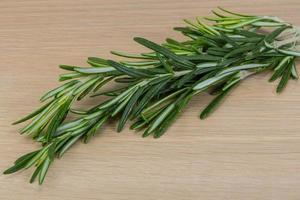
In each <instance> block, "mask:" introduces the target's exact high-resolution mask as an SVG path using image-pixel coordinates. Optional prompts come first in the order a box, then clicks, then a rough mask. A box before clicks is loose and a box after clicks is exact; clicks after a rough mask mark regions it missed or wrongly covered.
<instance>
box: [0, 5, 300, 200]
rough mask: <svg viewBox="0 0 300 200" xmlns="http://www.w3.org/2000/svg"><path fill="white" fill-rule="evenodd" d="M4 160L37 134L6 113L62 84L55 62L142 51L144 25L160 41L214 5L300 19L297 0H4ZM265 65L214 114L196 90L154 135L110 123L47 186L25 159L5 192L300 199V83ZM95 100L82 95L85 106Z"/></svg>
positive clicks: (41, 196)
mask: <svg viewBox="0 0 300 200" xmlns="http://www.w3.org/2000/svg"><path fill="white" fill-rule="evenodd" d="M0 4H1V6H0V24H1V28H0V61H1V62H0V69H1V70H0V128H1V139H0V169H1V170H3V169H5V168H6V167H8V166H9V165H11V163H12V162H13V161H14V160H15V158H16V157H17V156H19V155H21V154H22V153H24V152H27V151H30V150H33V149H35V148H37V146H38V145H37V144H35V143H34V142H32V141H31V140H30V139H28V138H26V137H22V136H20V135H19V134H18V129H19V128H20V127H19V126H11V125H10V124H11V122H13V121H14V120H15V119H17V118H19V117H20V116H23V115H24V114H26V113H28V112H30V111H32V110H33V109H34V108H36V107H37V106H38V105H39V103H38V98H39V97H40V96H41V95H42V94H43V93H44V92H45V91H47V90H49V89H50V88H52V87H54V86H56V85H58V82H57V76H58V74H59V73H60V72H61V71H60V70H59V69H58V68H57V65H58V64H82V65H84V64H85V59H86V57H88V56H104V57H111V56H110V55H109V53H108V52H109V51H110V50H122V51H130V52H138V51H140V50H142V48H141V47H139V46H138V45H137V44H135V43H134V42H133V41H132V38H133V37H134V36H143V37H147V38H149V39H151V40H154V41H157V42H161V41H163V39H164V38H166V37H175V38H181V36H179V34H178V33H175V32H174V31H172V29H171V28H172V27H173V26H178V25H181V24H182V21H181V20H182V19H184V18H192V17H194V16H197V15H207V14H208V13H209V10H210V9H213V8H215V7H216V6H218V5H221V6H224V7H227V8H230V9H234V10H237V11H242V12H249V13H254V14H268V15H276V16H279V17H281V18H283V19H285V20H287V21H290V22H292V23H295V24H298V25H300V14H299V10H300V1H299V0H261V1H255V2H254V1H240V0H226V1H216V0H211V1H195V0H184V1H171V0H152V1H150V0H123V1H117V0H98V1H97V0H77V1H73V0H51V1H49V0H48V1H47V0H1V3H0ZM268 77H269V74H262V75H259V76H256V77H252V78H250V79H248V80H246V81H245V82H244V83H243V84H241V86H240V87H238V88H237V89H236V90H235V91H234V92H233V93H232V95H230V97H228V98H227V101H226V102H225V103H224V104H223V106H222V107H220V108H219V109H218V110H217V111H216V112H215V113H214V114H213V115H212V116H211V117H210V118H208V119H207V120H205V121H200V120H199V118H198V115H199V112H200V111H201V109H203V107H204V106H205V105H206V104H207V103H208V101H209V99H210V97H208V96H207V95H199V96H198V97H197V98H195V99H194V100H193V101H192V102H191V104H190V105H189V106H188V108H187V109H186V111H185V112H184V113H183V114H182V116H181V117H180V119H178V120H177V122H176V123H175V124H174V125H173V126H172V128H170V130H169V131H168V132H167V134H166V135H165V136H164V137H162V138H161V139H152V138H146V139H143V138H141V137H140V135H139V134H136V133H133V132H130V131H127V130H125V131H123V133H121V134H117V133H116V132H115V127H114V125H113V124H111V125H108V126H106V127H105V128H104V129H103V130H102V132H101V134H100V135H98V136H96V137H95V138H94V139H93V140H92V141H91V143H90V144H88V145H84V144H77V145H75V146H74V148H73V149H72V150H71V151H69V152H68V153H67V154H66V155H65V157H64V158H63V159H61V160H57V161H56V162H55V163H54V164H53V166H52V167H51V169H50V171H49V173H48V177H47V179H46V181H45V183H44V185H43V186H42V187H39V186H38V185H37V184H29V183H27V181H28V179H29V175H30V173H31V171H25V172H22V173H17V174H15V175H10V176H3V175H0V199H5V200H21V199H22V200H24V199H31V200H35V199H38V200H48V199H52V200H58V199H64V200H76V199H78V200H79V199H86V200H94V199H110V200H111V199H131V200H135V199H139V200H140V199H145V200H151V199H153V200H154V199H172V200H175V199H178V200H179V199H180V200H185V199H191V200H192V199H193V200H195V199H205V200H215V199H230V200H232V199H264V200H266V199H299V198H300V190H299V185H300V133H299V130H300V123H299V120H300V104H299V100H300V85H299V83H297V82H296V81H292V82H290V83H289V85H288V87H287V88H286V90H285V91H284V92H283V94H281V95H277V94H275V84H270V83H268V82H267V78H268ZM95 101H96V100H86V101H85V102H84V105H85V106H89V105H91V104H93V103H95Z"/></svg>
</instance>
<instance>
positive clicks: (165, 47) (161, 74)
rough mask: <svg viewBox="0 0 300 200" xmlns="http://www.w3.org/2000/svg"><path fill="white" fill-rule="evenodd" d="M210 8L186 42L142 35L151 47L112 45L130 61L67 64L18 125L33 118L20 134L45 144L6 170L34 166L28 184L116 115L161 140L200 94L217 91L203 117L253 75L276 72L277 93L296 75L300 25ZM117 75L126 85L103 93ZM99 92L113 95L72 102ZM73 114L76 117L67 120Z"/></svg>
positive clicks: (186, 30) (191, 26)
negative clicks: (82, 104) (133, 49)
mask: <svg viewBox="0 0 300 200" xmlns="http://www.w3.org/2000/svg"><path fill="white" fill-rule="evenodd" d="M212 12H213V14H214V17H204V18H203V19H200V18H196V20H194V21H190V20H185V22H186V23H187V26H186V27H177V28H175V30H177V31H180V32H181V33H182V34H183V35H185V36H187V37H188V39H187V40H186V41H183V42H179V41H176V40H174V39H171V38H167V39H166V42H165V43H164V44H162V45H158V44H156V43H154V42H152V41H149V40H147V39H144V38H140V37H136V38H134V40H135V41H136V42H137V43H139V44H141V45H143V46H145V47H146V48H148V49H150V50H151V51H150V52H149V53H141V54H129V53H123V52H116V51H112V52H111V53H112V54H114V55H117V56H119V57H122V58H127V59H129V60H126V61H120V62H116V61H112V60H106V59H103V58H96V57H90V58H88V61H87V62H88V64H89V65H90V67H79V66H70V65H61V66H60V68H62V69H64V70H66V71H67V72H68V73H65V74H62V75H61V76H60V81H65V82H66V83H64V84H62V85H61V86H59V87H57V88H55V89H53V90H51V91H49V92H47V93H46V94H45V95H44V96H43V97H42V98H41V102H44V105H43V106H41V107H40V108H39V109H38V110H36V111H35V112H33V113H31V114H29V115H28V116H26V117H24V118H22V119H21V120H19V121H17V122H15V123H14V124H17V123H21V122H24V121H27V120H31V121H30V122H29V123H28V124H27V125H26V126H25V127H24V128H23V129H22V130H21V131H20V132H21V134H23V133H24V134H26V135H30V136H31V137H33V139H34V140H36V141H38V142H40V143H41V145H42V147H41V148H40V149H39V150H36V151H34V152H31V153H28V154H25V155H24V156H22V157H20V158H19V159H17V160H16V161H15V163H14V165H13V166H12V167H11V168H9V169H7V170H6V171H5V172H4V173H5V174H10V173H14V172H16V171H19V170H21V169H28V168H30V167H32V166H35V171H34V172H33V174H32V177H31V179H30V182H33V181H34V180H35V179H36V178H37V177H38V179H39V183H40V184H42V183H43V181H44V178H45V176H46V174H47V171H48V168H49V166H50V165H51V163H52V162H53V161H54V158H55V157H62V155H63V154H64V153H65V152H66V151H67V150H68V149H70V147H71V146H72V145H73V144H74V143H76V142H77V141H78V140H83V141H84V142H85V143H87V142H88V141H89V140H90V138H91V137H92V136H94V135H95V134H96V133H97V131H98V130H99V129H100V128H101V127H102V126H103V125H104V124H105V123H106V122H107V121H109V120H111V119H118V122H119V123H118V127H117V131H118V132H120V131H122V129H123V128H124V126H125V124H126V122H127V121H128V120H134V121H135V122H134V123H133V124H132V125H131V127H130V128H131V129H134V130H142V129H144V133H143V137H146V136H149V135H153V136H154V137H155V138H158V137H160V136H162V135H163V134H164V133H165V132H166V130H167V129H168V127H169V126H170V125H171V124H172V122H174V120H175V119H176V118H177V117H178V115H179V114H180V113H181V112H182V110H183V109H184V108H185V107H186V105H187V104H188V102H189V101H190V100H191V98H192V97H193V96H195V95H197V94H198V93H201V92H205V91H208V92H209V93H210V94H211V95H215V96H216V97H215V98H214V99H213V100H212V101H211V102H210V104H209V105H208V106H207V107H206V108H205V109H204V110H203V111H202V113H201V114H200V118H201V119H204V118H206V117H207V116H209V115H210V114H211V113H212V111H213V110H215V108H216V107H217V106H218V105H219V104H220V103H221V102H222V100H223V99H224V98H225V97H226V96H227V95H228V94H229V93H230V91H232V89H233V88H235V86H237V85H238V84H239V83H240V82H241V81H242V80H243V79H245V78H247V77H249V76H250V75H253V74H256V73H259V72H262V71H265V70H270V71H273V74H272V76H271V78H270V81H275V80H277V79H280V82H279V84H278V86H277V90H276V91H277V92H281V91H282V90H283V89H284V88H285V86H286V85H287V82H288V80H289V79H290V78H292V79H298V73H297V69H296V66H295V61H296V59H297V58H298V57H300V52H299V51H297V49H299V34H300V31H299V28H297V27H295V26H293V25H291V24H289V23H286V22H284V21H282V20H280V19H278V18H276V17H270V16H253V15H246V14H241V13H236V12H232V11H229V10H226V9H224V8H219V10H218V11H212ZM204 20H206V21H207V22H210V23H206V22H204ZM111 81H114V82H116V83H119V85H121V86H122V87H121V88H118V89H114V90H109V91H106V92H102V91H101V92H99V90H101V88H102V87H103V86H104V85H106V84H108V83H109V82H111ZM99 95H105V96H108V97H110V98H109V99H108V100H106V101H104V102H101V103H99V104H98V105H95V106H94V107H92V108H89V109H87V110H86V111H82V110H76V109H74V108H72V105H73V103H74V101H76V100H81V99H83V98H84V97H86V96H90V97H94V96H99ZM70 112H73V113H74V114H76V115H77V116H78V117H77V118H76V119H75V120H72V121H68V120H66V117H67V116H68V115H69V113H70Z"/></svg>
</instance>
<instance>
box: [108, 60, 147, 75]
mask: <svg viewBox="0 0 300 200" xmlns="http://www.w3.org/2000/svg"><path fill="white" fill-rule="evenodd" d="M108 64H109V65H110V66H112V67H114V68H115V69H116V70H118V71H120V72H122V73H125V74H127V75H128V76H131V77H134V78H143V77H151V75H150V74H147V73H146V72H144V71H142V70H138V69H134V68H129V67H125V66H124V65H121V64H120V63H117V62H115V61H112V60H109V61H108Z"/></svg>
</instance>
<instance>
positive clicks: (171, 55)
mask: <svg viewBox="0 0 300 200" xmlns="http://www.w3.org/2000/svg"><path fill="white" fill-rule="evenodd" d="M134 40H135V41H136V42H138V43H140V44H141V45H143V46H145V47H148V48H149V49H152V50H153V51H156V52H157V53H160V54H162V55H164V56H166V57H168V58H170V59H172V60H174V61H176V62H178V63H181V64H182V65H184V66H186V67H187V68H193V67H194V63H192V62H190V61H188V60H186V59H184V58H182V57H179V56H177V55H176V54H174V53H173V52H171V51H169V50H168V49H166V48H164V47H162V46H160V45H158V44H156V43H154V42H151V41H149V40H146V39H144V38H140V37H135V38H134Z"/></svg>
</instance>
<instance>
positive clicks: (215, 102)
mask: <svg viewBox="0 0 300 200" xmlns="http://www.w3.org/2000/svg"><path fill="white" fill-rule="evenodd" d="M237 83H238V82H236V83H235V84H234V85H236V84H237ZM234 85H231V86H230V87H229V88H227V89H226V90H225V91H223V92H222V93H221V94H219V95H218V96H217V97H215V98H214V99H213V100H212V101H211V102H210V104H209V105H208V106H207V107H206V108H205V109H204V110H203V111H202V113H201V115H200V118H201V119H205V118H206V117H208V115H209V114H211V113H212V111H214V110H215V109H216V107H217V106H219V105H220V103H221V102H222V100H223V99H224V97H225V96H226V95H227V94H228V93H229V92H230V91H231V90H232V89H233V88H234Z"/></svg>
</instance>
